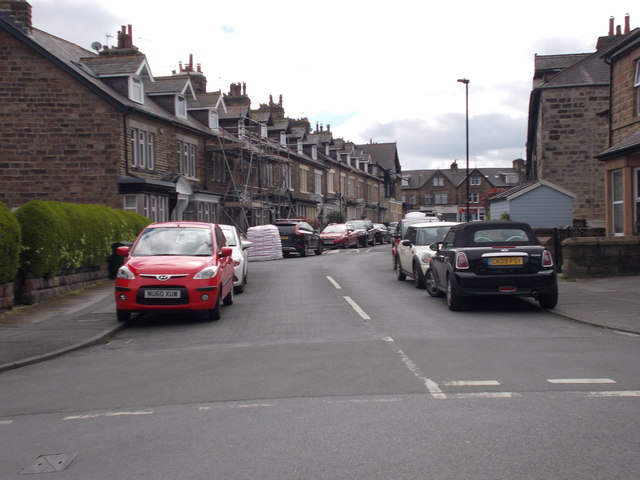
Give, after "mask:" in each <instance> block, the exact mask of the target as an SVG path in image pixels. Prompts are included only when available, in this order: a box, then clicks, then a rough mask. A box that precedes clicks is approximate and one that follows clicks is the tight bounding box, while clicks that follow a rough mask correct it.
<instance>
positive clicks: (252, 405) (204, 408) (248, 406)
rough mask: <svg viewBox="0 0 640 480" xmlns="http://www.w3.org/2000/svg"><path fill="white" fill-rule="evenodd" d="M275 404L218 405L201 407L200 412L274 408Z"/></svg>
mask: <svg viewBox="0 0 640 480" xmlns="http://www.w3.org/2000/svg"><path fill="white" fill-rule="evenodd" d="M274 405H275V403H243V404H240V405H217V406H215V407H200V408H199V409H198V410H203V411H206V410H213V409H216V408H264V407H273V406H274Z"/></svg>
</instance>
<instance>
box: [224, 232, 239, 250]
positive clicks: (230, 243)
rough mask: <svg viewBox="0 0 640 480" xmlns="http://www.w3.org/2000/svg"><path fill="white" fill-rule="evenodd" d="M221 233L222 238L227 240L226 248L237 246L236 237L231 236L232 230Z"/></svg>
mask: <svg viewBox="0 0 640 480" xmlns="http://www.w3.org/2000/svg"><path fill="white" fill-rule="evenodd" d="M222 233H224V238H226V239H227V246H228V247H235V246H237V245H238V244H237V243H236V236H235V235H234V234H233V231H232V230H226V229H223V230H222Z"/></svg>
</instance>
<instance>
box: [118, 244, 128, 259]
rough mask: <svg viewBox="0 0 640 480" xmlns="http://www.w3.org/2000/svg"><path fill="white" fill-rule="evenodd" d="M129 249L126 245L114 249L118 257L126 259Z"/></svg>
mask: <svg viewBox="0 0 640 480" xmlns="http://www.w3.org/2000/svg"><path fill="white" fill-rule="evenodd" d="M130 249H131V247H129V246H128V245H122V246H120V247H118V248H116V253H117V254H118V255H120V256H121V257H128V256H129V250H130Z"/></svg>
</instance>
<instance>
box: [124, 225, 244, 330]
mask: <svg viewBox="0 0 640 480" xmlns="http://www.w3.org/2000/svg"><path fill="white" fill-rule="evenodd" d="M117 253H118V254H119V255H122V256H125V257H127V258H126V260H125V262H124V264H123V265H122V267H120V268H119V269H118V273H117V275H116V281H115V298H116V313H117V317H118V320H119V321H121V322H126V321H128V320H129V318H130V316H131V313H133V312H145V311H146V312H170V311H184V310H187V311H201V312H204V313H206V314H207V317H208V318H209V320H218V319H219V318H220V313H221V312H220V307H221V304H222V303H224V304H225V305H231V304H232V303H233V257H232V253H233V252H232V249H231V247H228V246H227V244H226V240H225V236H224V233H222V230H221V229H220V227H219V226H218V225H217V224H213V223H202V222H163V223H152V224H151V225H148V226H147V227H146V228H145V229H144V230H143V231H142V232H141V233H140V235H139V236H138V239H137V240H136V242H135V243H134V244H133V246H132V247H128V246H121V247H118V248H117Z"/></svg>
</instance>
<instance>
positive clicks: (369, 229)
mask: <svg viewBox="0 0 640 480" xmlns="http://www.w3.org/2000/svg"><path fill="white" fill-rule="evenodd" d="M347 226H348V227H351V228H353V229H354V230H355V231H356V232H357V233H358V245H359V246H361V247H366V246H367V245H375V244H376V236H375V235H376V230H375V228H374V226H373V222H372V221H371V220H349V221H348V222H347Z"/></svg>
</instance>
